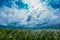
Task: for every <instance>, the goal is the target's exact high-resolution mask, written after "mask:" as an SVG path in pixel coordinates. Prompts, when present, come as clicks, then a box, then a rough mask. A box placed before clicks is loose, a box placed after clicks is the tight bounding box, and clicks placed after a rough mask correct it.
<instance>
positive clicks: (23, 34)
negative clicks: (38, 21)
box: [0, 29, 60, 40]
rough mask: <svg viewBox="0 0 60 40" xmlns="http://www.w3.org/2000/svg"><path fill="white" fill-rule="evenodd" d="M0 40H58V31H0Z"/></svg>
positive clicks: (59, 32)
mask: <svg viewBox="0 0 60 40" xmlns="http://www.w3.org/2000/svg"><path fill="white" fill-rule="evenodd" d="M0 40H60V30H21V29H0Z"/></svg>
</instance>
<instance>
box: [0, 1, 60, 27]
mask: <svg viewBox="0 0 60 40" xmlns="http://www.w3.org/2000/svg"><path fill="white" fill-rule="evenodd" d="M0 25H4V26H15V27H18V26H19V27H26V28H35V27H36V28H37V27H38V28H40V27H46V26H48V28H49V27H51V26H53V27H58V26H60V0H0Z"/></svg>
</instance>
